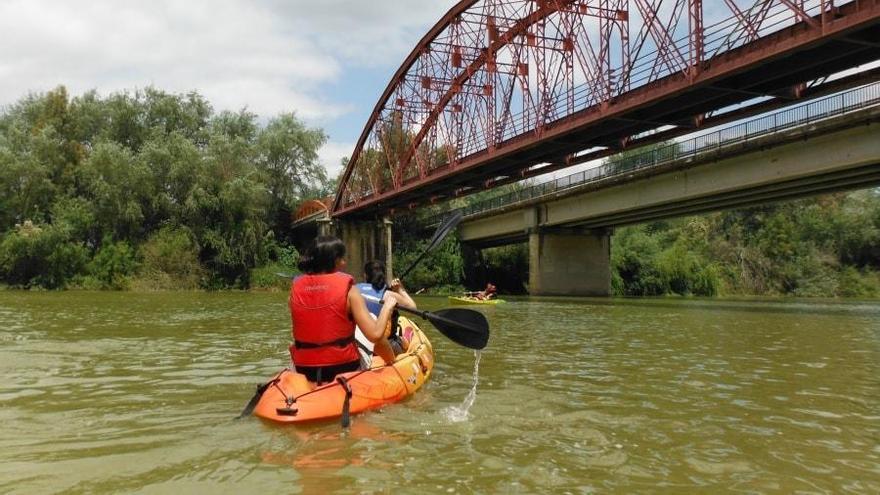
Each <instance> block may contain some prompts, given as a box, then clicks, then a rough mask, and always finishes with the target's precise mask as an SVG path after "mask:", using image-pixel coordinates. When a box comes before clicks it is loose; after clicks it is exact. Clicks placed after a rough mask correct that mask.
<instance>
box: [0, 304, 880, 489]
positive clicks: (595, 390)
mask: <svg viewBox="0 0 880 495" xmlns="http://www.w3.org/2000/svg"><path fill="white" fill-rule="evenodd" d="M418 302H419V304H420V306H421V307H422V308H423V309H437V308H441V307H445V306H447V301H446V300H445V299H440V298H423V299H419V300H418ZM479 310H480V311H483V312H484V313H485V314H486V315H487V317H488V318H489V321H490V324H491V328H492V337H491V340H490V342H489V346H488V347H487V348H486V349H485V350H484V351H483V352H482V353H481V355H480V356H479V369H478V378H479V380H478V385H477V387H476V394H475V395H472V387H473V385H474V371H475V362H476V356H475V354H474V352H473V351H471V350H468V349H465V348H462V347H459V346H457V345H455V344H454V343H452V342H451V341H449V340H447V339H446V338H444V337H443V336H442V335H440V334H439V333H438V332H437V331H436V330H434V329H433V328H430V326H429V325H428V324H427V323H425V324H424V325H423V327H425V329H426V333H427V334H428V336H429V337H430V338H431V339H432V341H433V343H434V347H435V351H436V362H437V365H436V367H435V368H434V373H433V375H432V377H431V379H430V381H429V382H428V383H427V384H426V386H425V387H424V388H423V389H421V390H420V391H419V392H418V393H417V394H416V395H414V396H413V397H410V398H409V399H407V400H406V401H405V402H402V403H399V404H395V405H390V406H387V407H385V408H383V409H382V410H380V411H377V412H370V413H367V414H364V415H360V416H356V417H355V418H354V421H353V425H352V427H351V429H350V430H349V431H343V430H342V429H341V428H340V426H339V424H338V423H327V424H319V425H311V426H308V427H305V428H297V427H279V426H274V425H269V424H265V423H263V422H261V421H259V420H256V419H255V418H248V419H245V420H242V421H234V420H233V418H234V417H235V416H236V415H237V414H238V413H239V412H240V410H241V409H242V407H243V406H244V405H245V403H246V402H247V401H248V399H249V398H250V397H251V395H252V394H253V391H254V385H255V384H257V383H259V382H261V381H264V380H265V379H266V378H268V377H269V376H270V375H271V374H273V373H274V372H275V371H277V370H278V369H280V368H282V367H283V366H285V365H286V363H287V359H288V358H287V350H286V347H287V343H288V341H289V333H288V332H289V323H288V321H289V316H288V312H287V307H286V294H283V293H155V294H153V293H150V294H139V293H90V292H67V293H40V292H35V293H25V292H15V291H5V292H3V291H0V432H2V434H0V493H22V494H41V493H73V494H75V493H89V494H92V493H98V494H100V493H144V494H154V493H172V494H182V493H212V494H214V493H259V494H282V493H392V492H394V493H505V494H507V493H645V492H649V493H860V494H861V493H880V303H876V302H830V301H784V302H783V301H712V300H679V299H656V300H654V299H652V300H629V299H627V300H599V299H591V300H583V299H548V298H538V299H536V298H533V299H520V300H512V301H509V302H508V303H507V304H505V305H500V306H498V307H494V308H491V307H490V308H479ZM471 400H472V403H471V402H470V401H471Z"/></svg>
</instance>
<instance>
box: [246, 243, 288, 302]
mask: <svg viewBox="0 0 880 495" xmlns="http://www.w3.org/2000/svg"><path fill="white" fill-rule="evenodd" d="M298 260H299V253H297V251H296V248H295V247H293V246H290V247H286V248H284V247H280V248H276V252H275V261H273V262H271V263H268V264H266V265H263V266H260V267H257V268H254V269H252V270H251V272H250V284H251V285H250V287H251V288H252V289H270V290H275V289H277V290H282V291H286V290H289V289H290V278H289V277H281V276H279V274H284V275H296V274H297V273H299V270H298V269H297V268H296V262H297V261H298Z"/></svg>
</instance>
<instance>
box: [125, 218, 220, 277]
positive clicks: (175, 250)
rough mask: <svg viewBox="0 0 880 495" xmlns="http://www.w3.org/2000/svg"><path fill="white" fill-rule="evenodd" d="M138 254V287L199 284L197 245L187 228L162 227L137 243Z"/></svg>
mask: <svg viewBox="0 0 880 495" xmlns="http://www.w3.org/2000/svg"><path fill="white" fill-rule="evenodd" d="M140 255H141V258H142V259H143V264H142V265H141V280H140V281H139V283H138V286H139V287H140V288H151V289H196V288H198V287H199V286H200V285H201V284H202V280H203V277H204V270H203V269H202V266H201V265H200V264H199V248H198V246H197V245H196V243H195V241H194V240H193V238H192V236H191V234H190V233H189V231H188V230H187V229H184V228H180V227H165V228H162V229H161V230H159V231H158V232H156V233H155V234H153V235H152V236H151V237H150V238H149V239H147V242H145V243H144V244H143V245H142V246H141V248H140Z"/></svg>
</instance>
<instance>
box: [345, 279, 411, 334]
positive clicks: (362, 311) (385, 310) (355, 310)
mask: <svg viewBox="0 0 880 495" xmlns="http://www.w3.org/2000/svg"><path fill="white" fill-rule="evenodd" d="M398 297H399V296H398V295H397V294H395V293H392V294H387V293H386V296H385V298H384V299H385V303H384V304H383V305H382V311H380V312H379V317H378V318H376V319H375V320H373V317H372V316H371V315H370V311H369V310H368V309H367V303H366V301H364V296H362V295H361V291H360V290H358V288H357V287H354V286H352V288H351V289H349V291H348V306H349V308H350V309H351V316H352V317H353V318H354V322H355V323H356V324H357V326H359V327H360V329H361V332H363V333H364V336H365V337H367V339H368V340H369V341H370V342H374V343H375V342H378V341H379V340H382V338H383V337H385V328H387V326H388V322H389V321H390V320H391V313H392V312H393V311H394V307H395V306H397V302H398Z"/></svg>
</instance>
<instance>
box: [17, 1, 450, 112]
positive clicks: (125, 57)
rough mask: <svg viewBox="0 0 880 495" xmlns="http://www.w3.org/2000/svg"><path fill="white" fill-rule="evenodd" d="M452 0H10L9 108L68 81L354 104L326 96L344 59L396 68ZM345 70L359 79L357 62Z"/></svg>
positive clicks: (264, 105) (260, 108)
mask: <svg viewBox="0 0 880 495" xmlns="http://www.w3.org/2000/svg"><path fill="white" fill-rule="evenodd" d="M451 4H452V1H451V0H445V1H442V2H436V1H434V2H432V1H428V0H423V1H421V2H415V1H403V0H382V1H363V0H346V1H342V0H325V1H321V2H314V1H304V0H303V1H281V0H257V1H253V0H187V1H177V0H154V1H146V0H132V1H128V2H118V1H114V0H89V1H85V0H82V1H73V0H68V1H65V0H4V1H3V2H0V33H3V38H4V42H3V43H2V44H0V76H2V77H0V105H6V104H9V103H12V102H14V101H16V100H18V99H19V98H21V97H22V96H24V95H25V94H27V93H29V92H33V91H38V92H39V91H46V90H48V89H51V88H53V87H55V86H57V85H59V84H64V85H65V86H67V87H68V89H69V90H70V92H71V93H72V94H79V93H81V92H83V91H86V90H88V89H92V88H95V89H97V90H98V91H99V92H101V93H102V94H107V93H110V92H113V91H119V90H123V89H134V88H142V87H144V86H147V85H155V86H156V87H158V88H160V89H164V90H168V91H175V92H187V91H190V90H197V91H199V92H200V93H202V94H204V95H205V96H206V97H207V98H208V99H209V100H210V101H211V102H212V103H213V104H214V106H215V107H216V108H217V109H230V110H237V109H240V108H243V107H247V108H248V109H249V110H250V111H252V112H255V113H257V114H259V115H261V116H264V117H265V116H270V115H275V114H277V113H279V112H283V111H291V110H296V111H297V114H298V115H300V116H301V117H303V118H305V119H307V120H310V121H315V122H321V121H328V120H332V119H334V118H337V117H339V116H341V115H343V114H345V113H346V112H347V111H350V109H351V103H350V102H349V101H346V96H345V95H344V94H341V95H339V97H335V96H334V97H332V98H331V97H327V96H323V97H322V96H321V94H322V89H323V88H324V86H325V85H326V84H329V83H334V82H337V81H339V80H340V78H342V77H343V72H344V70H346V69H348V67H344V65H345V66H357V65H359V64H361V65H369V64H386V65H390V66H396V64H399V63H400V62H401V61H402V59H403V56H404V55H405V53H406V52H408V51H409V50H410V49H411V48H412V46H414V45H415V41H416V40H418V38H419V37H420V36H421V34H423V32H424V31H425V30H426V29H427V26H430V25H431V24H432V23H433V22H435V21H436V20H437V19H439V17H440V16H441V15H442V13H443V12H444V11H445V9H448V7H449V5H451ZM351 72H352V73H351V74H349V75H348V76H347V77H348V78H351V79H356V68H353V69H351Z"/></svg>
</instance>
